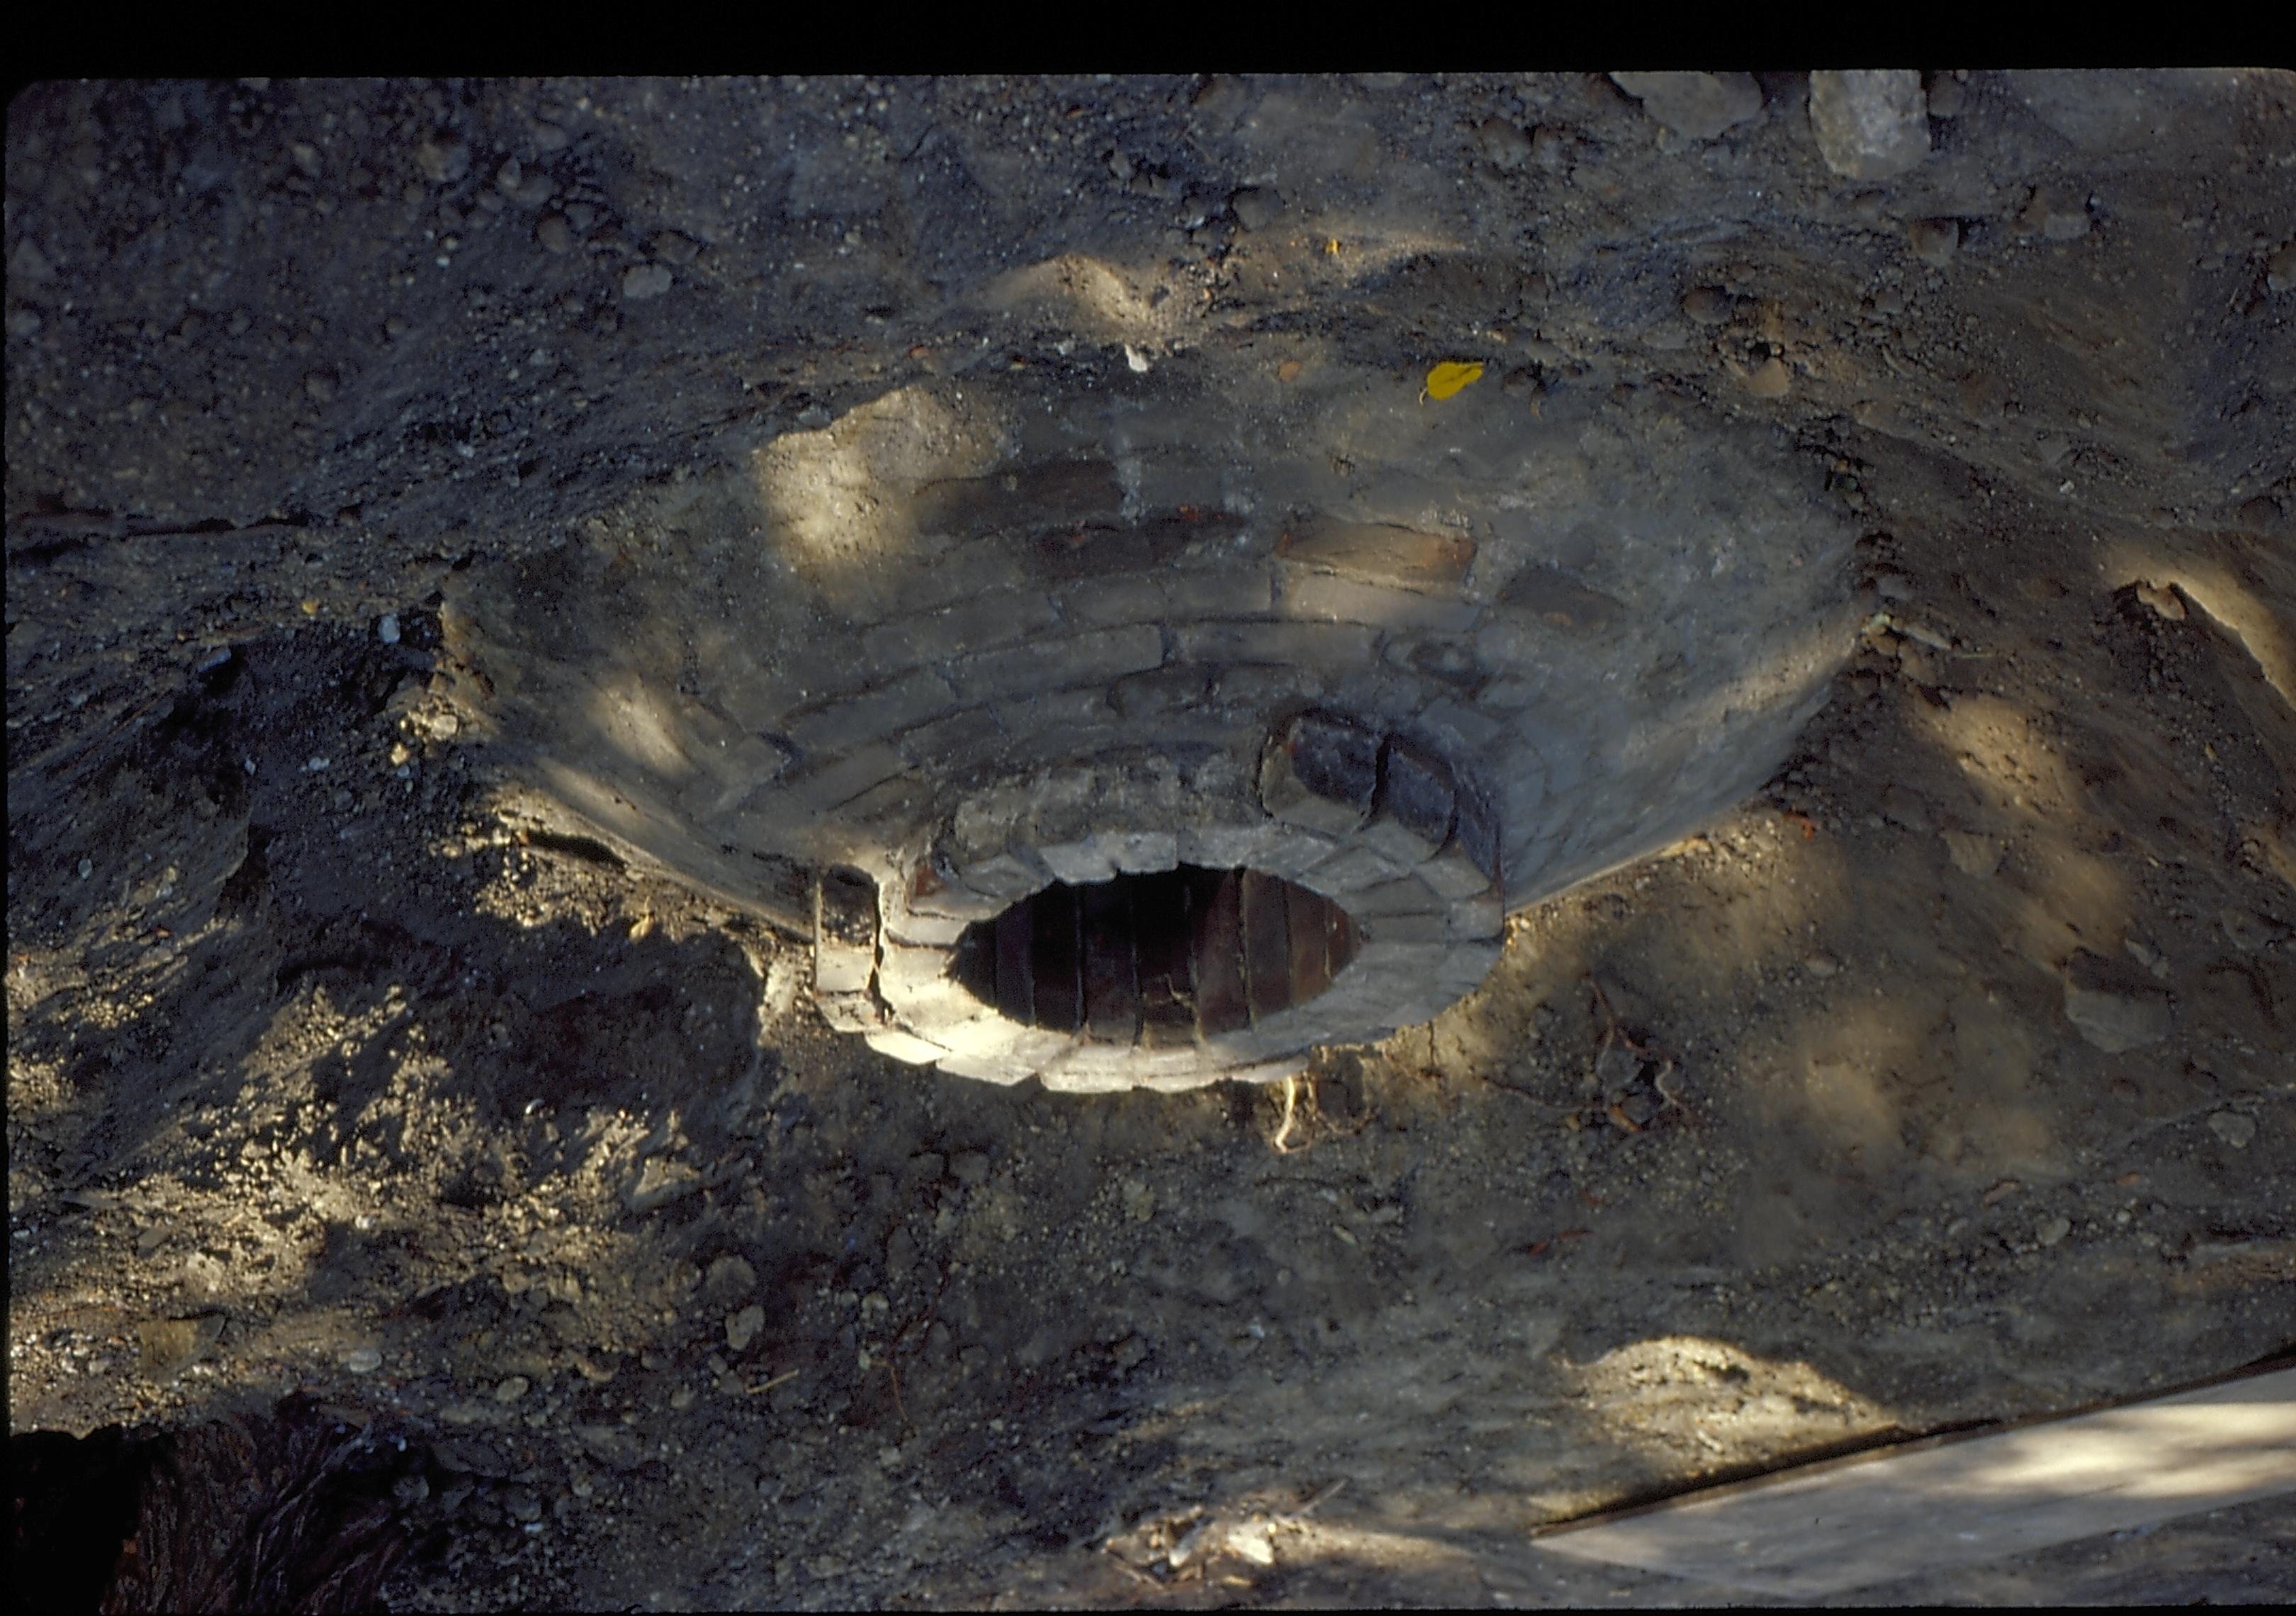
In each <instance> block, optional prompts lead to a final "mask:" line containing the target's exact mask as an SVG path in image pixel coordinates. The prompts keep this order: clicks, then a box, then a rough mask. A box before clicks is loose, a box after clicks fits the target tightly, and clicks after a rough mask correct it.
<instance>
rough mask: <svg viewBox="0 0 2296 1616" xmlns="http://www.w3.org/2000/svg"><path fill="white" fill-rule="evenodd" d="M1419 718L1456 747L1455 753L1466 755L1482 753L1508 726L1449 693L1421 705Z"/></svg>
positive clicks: (1439, 736) (1441, 737) (1421, 723)
mask: <svg viewBox="0 0 2296 1616" xmlns="http://www.w3.org/2000/svg"><path fill="white" fill-rule="evenodd" d="M1418 722H1419V724H1420V726H1422V727H1423V728H1425V729H1427V730H1428V731H1430V732H1431V733H1432V734H1434V735H1435V736H1436V737H1437V738H1438V739H1439V740H1442V741H1445V742H1449V743H1450V744H1451V746H1452V747H1454V748H1455V749H1456V754H1455V755H1458V756H1464V757H1477V756H1480V755H1481V754H1482V753H1483V752H1484V751H1486V750H1487V749H1488V747H1489V746H1490V744H1491V742H1494V741H1496V740H1497V739H1498V737H1499V736H1500V735H1501V734H1504V733H1505V727H1506V726H1505V725H1504V724H1503V723H1501V722H1500V720H1498V719H1497V718H1493V717H1492V716H1491V715H1490V714H1488V713H1486V712H1482V711H1480V710H1477V709H1475V708H1473V707H1471V706H1469V705H1467V704H1466V703H1465V702H1464V701H1458V700H1457V699H1456V698H1455V697H1452V696H1447V695H1446V696H1439V697H1437V698H1436V699H1435V700H1434V701H1430V702H1429V703H1428V704H1427V705H1426V706H1425V707H1423V708H1421V709H1420V710H1419V719H1418Z"/></svg>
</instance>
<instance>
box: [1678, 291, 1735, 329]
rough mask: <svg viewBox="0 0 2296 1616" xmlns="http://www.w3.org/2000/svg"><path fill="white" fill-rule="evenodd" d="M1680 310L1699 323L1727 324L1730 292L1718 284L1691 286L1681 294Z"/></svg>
mask: <svg viewBox="0 0 2296 1616" xmlns="http://www.w3.org/2000/svg"><path fill="white" fill-rule="evenodd" d="M1682 312H1683V313H1685V314H1686V315H1688V316H1690V317H1691V318H1692V319H1693V320H1695V321H1697V322H1698V323H1699V324H1701V325H1721V324H1727V323H1728V321H1729V318H1730V294H1729V293H1728V292H1726V291H1723V290H1722V289H1721V288H1720V287H1719V286H1693V287H1692V288H1691V289H1690V290H1689V291H1686V292H1685V293H1683V294H1682Z"/></svg>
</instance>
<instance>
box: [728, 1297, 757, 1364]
mask: <svg viewBox="0 0 2296 1616" xmlns="http://www.w3.org/2000/svg"><path fill="white" fill-rule="evenodd" d="M765 1327H766V1310H765V1309H764V1308H761V1307H759V1306H758V1304H757V1303H755V1302H751V1303H750V1305H749V1306H748V1307H746V1308H742V1310H741V1311H740V1312H738V1313H734V1314H731V1315H729V1316H728V1317H727V1318H726V1346H728V1347H730V1348H732V1349H734V1351H736V1352H742V1351H745V1350H747V1349H748V1348H749V1345H750V1342H751V1341H755V1340H757V1339H758V1331H760V1330H762V1329H764V1328H765Z"/></svg>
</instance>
